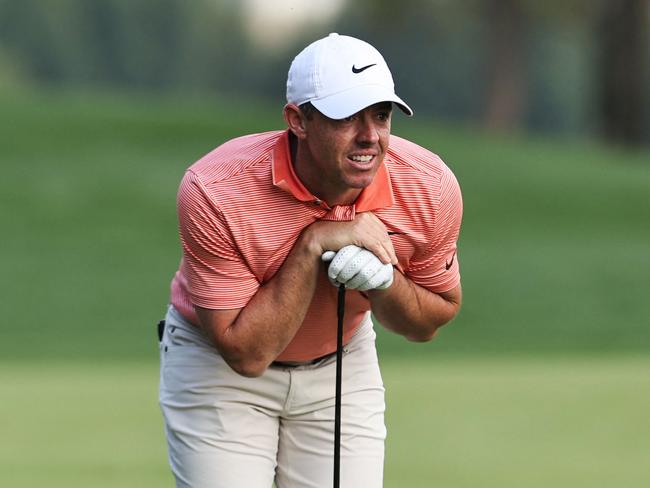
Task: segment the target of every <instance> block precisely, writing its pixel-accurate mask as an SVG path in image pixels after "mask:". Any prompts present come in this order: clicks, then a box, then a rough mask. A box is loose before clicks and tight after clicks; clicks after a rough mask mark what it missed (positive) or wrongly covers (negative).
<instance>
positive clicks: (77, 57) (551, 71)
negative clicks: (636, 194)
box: [0, 0, 650, 144]
mask: <svg viewBox="0 0 650 488" xmlns="http://www.w3.org/2000/svg"><path fill="white" fill-rule="evenodd" d="M649 5H650V0H562V1H559V0H548V1H546V2H538V1H536V0H466V1H463V2H448V1H441V0H402V1H401V2H399V7H397V6H396V4H395V3H394V2H392V1H390V0H354V1H353V0H350V1H349V2H348V5H347V7H346V9H345V10H344V12H343V13H342V14H341V15H340V18H339V19H338V20H337V21H336V22H335V24H334V25H333V26H322V28H320V30H318V29H315V30H314V31H313V32H309V34H310V36H311V37H310V39H311V38H315V37H318V36H320V35H324V34H325V33H327V32H328V31H329V30H338V31H339V32H341V33H349V34H352V35H358V36H359V37H362V38H366V39H368V40H369V41H371V42H372V43H373V44H375V45H376V46H377V47H379V48H380V49H381V51H382V52H383V53H384V54H385V55H386V57H387V58H388V60H389V62H390V63H391V65H392V66H393V67H394V70H393V71H394V75H395V78H396V81H397V83H398V85H399V86H400V90H401V91H402V92H406V93H409V98H410V101H411V100H412V101H413V102H414V104H415V105H417V107H418V108H419V112H420V113H422V112H425V113H430V114H433V115H436V116H438V117H446V118H452V119H457V120H468V119H469V120H474V121H477V120H480V121H482V123H483V124H484V125H485V126H486V127H488V128H491V129H494V130H516V129H518V128H520V127H524V128H526V127H532V128H535V127H536V126H538V125H539V124H540V122H539V121H540V120H546V121H548V120H551V123H550V124H551V125H553V122H552V121H553V120H554V118H555V119H558V120H559V119H561V118H563V117H564V118H566V114H563V112H564V111H567V112H568V111H570V110H574V111H575V110H580V111H581V112H582V113H583V115H581V116H580V117H581V120H582V122H580V123H581V124H582V125H584V126H585V127H586V128H588V129H589V130H598V131H600V133H601V134H602V135H603V136H604V137H606V138H607V139H609V140H611V141H616V142H620V143H625V144H639V143H643V142H645V143H647V142H649V141H650V127H649V126H650V124H649V122H648V119H649V113H650V100H649V96H650V88H649V87H650V74H649V72H648V71H649V68H648V66H649V64H650V53H649V48H648V46H650V37H649V33H648V31H649V18H650V7H649ZM241 16H242V12H241V4H240V3H239V2H238V1H235V0H221V1H217V0H193V1H191V2H179V1H178V0H92V1H88V0H57V2H48V1H45V0H20V1H16V0H0V79H1V76H2V75H1V72H2V71H3V70H4V71H7V72H9V71H13V72H17V73H22V74H23V75H24V76H25V77H26V78H27V79H29V80H35V81H36V82H39V83H46V84H65V85H67V86H70V85H72V86H75V85H88V84H91V85H100V86H112V87H128V88H130V89H133V88H136V89H138V88H140V89H147V90H151V89H154V90H175V91H180V90H184V91H188V90H192V91H198V92H201V91H213V92H219V93H239V94H244V95H246V94H253V95H260V96H262V95H265V96H272V97H273V98H274V99H277V100H281V98H282V95H283V89H282V83H283V81H284V76H286V69H287V59H288V58H289V57H290V54H291V53H294V52H295V50H297V49H298V46H299V45H300V44H302V43H304V42H305V41H306V39H305V38H304V36H303V37H302V38H300V39H297V40H296V45H295V46H294V47H292V48H291V49H290V50H289V51H287V52H283V53H277V54H276V55H275V56H274V55H272V54H269V53H268V52H265V53H261V52H259V51H258V50H256V49H255V48H254V46H251V45H250V43H249V40H248V39H247V37H246V36H245V35H244V33H243V28H242V17H241ZM583 31H584V32H587V33H588V34H587V36H586V40H585V41H584V42H582V44H580V45H577V43H576V41H575V39H572V40H569V41H567V42H569V43H574V44H576V45H575V46H567V47H569V48H571V49H573V50H574V51H579V52H581V53H582V55H583V56H584V57H585V59H587V61H585V63H584V65H585V66H589V67H590V68H588V72H585V73H577V74H575V77H578V78H579V83H582V84H583V85H585V87H586V88H585V89H584V90H583V92H584V93H585V95H584V97H585V101H575V100H572V99H571V96H572V95H571V93H570V90H569V89H568V88H569V87H567V90H564V89H563V86H562V84H563V83H566V81H565V79H566V78H565V77H564V76H563V73H562V72H561V71H562V69H563V68H562V67H561V68H559V69H558V68H557V66H555V67H554V66H553V63H552V62H551V61H552V60H549V59H545V58H544V56H542V55H540V49H541V48H540V46H542V47H544V46H548V45H555V44H558V43H560V44H561V42H563V41H561V40H560V41H558V40H557V39H554V36H557V32H583ZM553 43H555V44H553ZM547 51H548V50H547ZM565 68H566V70H567V71H571V70H573V72H575V67H573V66H568V65H565ZM542 75H543V76H542ZM548 85H553V86H554V87H555V89H554V90H555V91H552V90H550V89H549V86H548ZM574 91H575V90H574ZM549 100H550V101H551V102H553V100H555V102H554V103H555V105H554V106H551V105H553V104H552V103H548V101H549ZM575 107H578V108H577V109H576V108H575ZM550 112H552V114H551V115H549V113H550ZM545 124H546V125H549V122H545ZM556 127H557V128H561V127H562V125H561V124H559V123H558V124H556Z"/></svg>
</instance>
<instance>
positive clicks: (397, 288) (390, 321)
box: [367, 270, 461, 342]
mask: <svg viewBox="0 0 650 488" xmlns="http://www.w3.org/2000/svg"><path fill="white" fill-rule="evenodd" d="M367 293H368V298H369V299H370V306H371V309H372V313H373V315H374V316H375V317H376V318H377V320H378V321H379V322H380V323H381V324H382V325H383V326H384V327H386V328H387V329H389V330H391V331H393V332H396V333H397V334H400V335H402V336H404V337H406V338H407V339H409V340H411V341H416V342H424V341H428V340H431V339H432V338H433V336H434V334H435V333H436V330H437V329H438V328H439V327H441V326H442V325H444V324H446V323H447V322H449V321H450V320H451V319H453V318H454V316H455V315H456V314H457V313H458V310H459V309H460V302H461V291H460V285H459V286H458V287H456V288H454V289H453V290H450V291H449V292H445V293H440V294H438V293H433V292H431V291H429V290H426V289H424V288H422V287H421V286H419V285H417V284H415V283H413V282H412V281H411V280H409V279H408V278H407V277H405V276H404V275H403V274H402V273H400V272H399V271H397V270H395V279H394V282H393V284H392V285H391V286H390V287H389V288H388V289H386V290H370V291H368V292H367Z"/></svg>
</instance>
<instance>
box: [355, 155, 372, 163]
mask: <svg viewBox="0 0 650 488" xmlns="http://www.w3.org/2000/svg"><path fill="white" fill-rule="evenodd" d="M350 159H351V160H353V161H358V162H360V163H367V162H368V161H370V160H371V159H372V156H352V157H351V158H350Z"/></svg>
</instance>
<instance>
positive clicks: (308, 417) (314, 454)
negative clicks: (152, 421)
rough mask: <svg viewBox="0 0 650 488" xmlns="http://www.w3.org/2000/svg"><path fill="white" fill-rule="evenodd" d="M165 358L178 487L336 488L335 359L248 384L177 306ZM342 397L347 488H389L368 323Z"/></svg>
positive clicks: (380, 390)
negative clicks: (385, 477)
mask: <svg viewBox="0 0 650 488" xmlns="http://www.w3.org/2000/svg"><path fill="white" fill-rule="evenodd" d="M334 320H336V318H334ZM160 354H161V367H160V406H161V409H162V412H163V416H164V419H165V430H166V435H167V443H168V449H169V462H170V464H171V468H172V471H173V473H174V476H175V477H176V486H177V487H183V488H184V487H192V488H271V486H272V485H273V482H274V481H275V483H276V486H277V488H327V487H330V486H332V484H333V452H334V392H335V375H336V358H335V357H329V358H327V359H325V360H323V361H321V362H319V363H317V364H314V365H305V366H296V367H284V368H283V367H276V366H271V367H269V368H268V369H267V371H266V372H265V373H264V374H263V375H262V376H260V377H258V378H245V377H243V376H240V375H238V374H237V373H235V372H234V371H233V370H232V369H230V367H229V366H228V365H227V364H226V362H225V361H224V360H223V358H222V357H221V356H220V355H219V354H218V352H217V350H216V349H215V348H214V346H213V345H212V344H211V343H210V341H209V340H208V339H207V337H206V336H205V335H204V334H203V333H202V331H201V330H200V329H198V328H196V327H194V326H193V325H191V324H189V323H188V322H186V321H185V320H184V319H183V317H182V316H181V315H180V314H179V313H178V312H177V311H176V310H175V309H174V308H173V307H170V309H169V311H168V313H167V317H166V327H165V333H164V336H163V340H162V342H161V345H160ZM342 391H343V394H342V407H341V410H342V421H341V488H359V487H364V488H380V487H381V486H382V483H383V464H384V440H385V438H386V428H385V426H384V408H385V404H384V387H383V383H382V379H381V375H380V372H379V365H378V362H377V353H376V350H375V332H374V330H373V328H372V321H371V320H370V318H369V316H368V317H367V318H366V320H364V324H363V325H362V326H361V327H360V329H359V330H358V332H357V333H356V334H355V335H354V337H353V338H352V340H351V341H350V343H349V344H347V345H346V347H345V349H344V355H343V386H342Z"/></svg>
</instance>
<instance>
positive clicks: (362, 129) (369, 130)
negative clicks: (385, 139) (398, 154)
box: [357, 116, 379, 144]
mask: <svg viewBox="0 0 650 488" xmlns="http://www.w3.org/2000/svg"><path fill="white" fill-rule="evenodd" d="M357 140H358V141H359V142H360V143H364V144H376V143H377V142H378V141H379V130H378V128H377V126H376V125H375V122H374V120H373V119H372V118H371V117H368V116H366V117H360V118H359V126H358V132H357Z"/></svg>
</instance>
